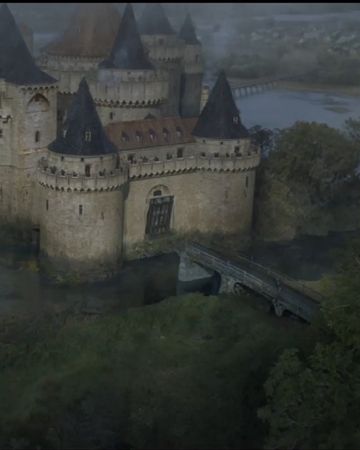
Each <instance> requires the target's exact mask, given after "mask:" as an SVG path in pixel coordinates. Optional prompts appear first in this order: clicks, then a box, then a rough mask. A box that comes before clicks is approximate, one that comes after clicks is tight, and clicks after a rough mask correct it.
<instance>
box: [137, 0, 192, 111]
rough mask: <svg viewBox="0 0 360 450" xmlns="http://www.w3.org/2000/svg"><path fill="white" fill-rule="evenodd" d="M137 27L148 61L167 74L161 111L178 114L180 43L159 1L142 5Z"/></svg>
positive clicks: (182, 48) (180, 62)
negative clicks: (165, 90)
mask: <svg viewBox="0 0 360 450" xmlns="http://www.w3.org/2000/svg"><path fill="white" fill-rule="evenodd" d="M139 30H140V34H141V38H142V41H143V43H144V45H145V47H146V48H147V50H148V52H149V58H150V60H151V62H152V63H153V64H154V65H155V66H156V67H157V68H158V69H159V70H161V71H164V72H166V73H167V74H168V76H169V88H168V96H167V103H166V104H164V105H163V108H162V114H163V115H164V116H178V115H179V110H180V78H181V64H182V58H183V51H184V44H183V42H182V41H181V40H180V39H179V38H178V37H177V35H176V33H175V31H174V30H173V28H172V26H171V24H170V22H169V20H168V18H167V17H166V14H165V11H164V9H163V6H162V5H161V4H160V3H147V4H146V6H145V9H144V12H143V15H142V17H141V19H140V21H139Z"/></svg>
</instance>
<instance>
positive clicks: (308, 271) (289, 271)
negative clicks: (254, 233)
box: [245, 230, 360, 281]
mask: <svg viewBox="0 0 360 450" xmlns="http://www.w3.org/2000/svg"><path fill="white" fill-rule="evenodd" d="M355 238H357V239H359V238H360V230H358V231H347V232H330V233H329V234H328V235H327V236H303V237H299V238H297V239H294V240H292V241H284V242H255V243H253V244H252V245H251V246H250V248H249V249H248V250H247V251H246V252H245V253H246V254H247V255H248V256H250V257H252V258H253V259H254V261H256V262H258V263H260V264H262V265H265V266H269V267H271V268H273V269H275V270H277V271H279V272H282V273H284V274H286V275H288V276H290V277H292V278H294V279H298V280H305V281H316V280H319V279H320V278H322V277H323V276H324V275H326V274H331V273H334V271H335V270H336V266H337V261H338V260H339V255H341V253H342V252H343V251H344V250H345V249H346V248H347V246H348V245H349V242H350V241H351V240H352V239H355Z"/></svg>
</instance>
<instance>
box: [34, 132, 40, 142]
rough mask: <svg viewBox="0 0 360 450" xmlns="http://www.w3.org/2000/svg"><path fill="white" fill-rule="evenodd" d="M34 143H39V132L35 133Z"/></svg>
mask: <svg viewBox="0 0 360 450" xmlns="http://www.w3.org/2000/svg"><path fill="white" fill-rule="evenodd" d="M35 142H40V131H39V130H37V131H35Z"/></svg>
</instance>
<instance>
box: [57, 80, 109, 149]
mask: <svg viewBox="0 0 360 450" xmlns="http://www.w3.org/2000/svg"><path fill="white" fill-rule="evenodd" d="M49 149H50V150H52V151H54V152H56V153H62V154H70V155H83V156H96V155H103V154H108V153H114V152H116V148H115V146H114V144H113V143H112V142H111V141H110V140H109V139H108V137H107V136H106V134H105V132H104V129H103V126H102V124H101V122H100V118H99V116H98V113H97V111H96V106H95V103H94V100H93V98H92V96H91V93H90V90H89V85H88V83H87V81H86V79H85V78H83V79H82V80H81V82H80V84H79V89H78V91H77V93H76V95H75V96H74V99H73V101H72V103H71V105H70V107H69V109H68V112H67V117H66V120H65V122H64V124H63V127H62V130H61V134H60V135H59V136H58V137H57V138H56V139H55V141H53V142H52V143H51V144H50V145H49Z"/></svg>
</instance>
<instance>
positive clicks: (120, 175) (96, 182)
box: [37, 165, 129, 192]
mask: <svg viewBox="0 0 360 450" xmlns="http://www.w3.org/2000/svg"><path fill="white" fill-rule="evenodd" d="M128 177H129V175H128V168H127V166H122V167H120V168H119V169H114V170H113V171H112V172H110V173H108V174H106V175H103V176H101V175H98V174H97V175H95V176H84V175H76V176H75V175H71V174H61V173H59V172H55V173H53V172H52V171H51V168H49V167H48V168H44V167H41V165H40V166H39V167H38V170H37V181H38V183H39V184H40V185H41V186H43V187H46V188H49V189H53V190H57V191H67V192H69V191H80V192H94V191H98V192H102V191H114V190H118V189H120V188H121V186H123V185H124V184H125V183H126V182H127V181H128Z"/></svg>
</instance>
